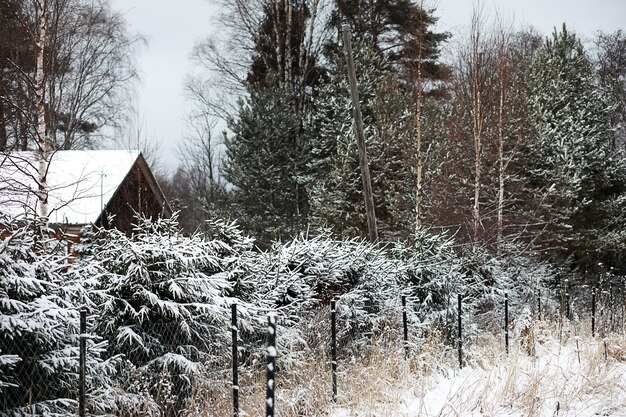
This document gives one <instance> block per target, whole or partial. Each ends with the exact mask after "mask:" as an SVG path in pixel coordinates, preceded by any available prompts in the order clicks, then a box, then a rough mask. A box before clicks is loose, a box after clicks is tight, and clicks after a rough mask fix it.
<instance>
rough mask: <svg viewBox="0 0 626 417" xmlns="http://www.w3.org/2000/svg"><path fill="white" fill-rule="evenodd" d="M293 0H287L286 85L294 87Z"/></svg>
mask: <svg viewBox="0 0 626 417" xmlns="http://www.w3.org/2000/svg"><path fill="white" fill-rule="evenodd" d="M291 1H292V0H285V14H286V18H287V30H286V31H285V32H286V33H285V85H286V86H287V88H289V89H290V88H291V87H292V83H291V74H292V67H293V54H292V53H291V52H292V51H291V32H292V31H293V5H292V3H291Z"/></svg>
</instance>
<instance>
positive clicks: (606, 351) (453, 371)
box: [330, 336, 626, 417]
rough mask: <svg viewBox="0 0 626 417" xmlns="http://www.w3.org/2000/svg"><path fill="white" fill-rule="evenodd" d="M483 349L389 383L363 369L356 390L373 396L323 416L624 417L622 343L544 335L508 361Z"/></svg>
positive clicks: (490, 346) (489, 345) (490, 345)
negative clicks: (457, 362) (458, 362)
mask: <svg viewBox="0 0 626 417" xmlns="http://www.w3.org/2000/svg"><path fill="white" fill-rule="evenodd" d="M577 339H578V340H577ZM577 342H578V347H577V344H576V343H577ZM605 342H606V347H605ZM483 343H484V344H482V345H478V346H474V347H472V348H471V349H470V352H468V362H469V363H468V365H467V366H465V367H464V368H462V369H459V368H458V366H452V365H450V364H449V362H450V361H451V359H452V358H449V357H447V358H443V359H444V360H443V363H444V364H442V365H439V366H435V367H434V369H425V370H422V372H418V373H415V372H410V370H402V372H401V373H400V374H398V377H397V378H389V375H391V374H389V373H388V370H387V372H376V370H374V369H369V370H367V369H364V370H363V374H362V375H361V376H362V378H363V379H362V380H361V381H360V382H359V383H358V385H362V386H364V387H365V386H367V385H374V386H375V387H372V388H370V389H371V390H372V394H374V395H372V396H365V397H361V396H360V395H359V393H358V392H350V393H346V395H343V396H341V397H340V399H339V402H340V405H338V406H337V407H334V408H332V411H331V412H330V415H332V416H333V417H356V416H381V417H382V416H407V417H408V416H468V417H469V416H473V417H479V416H480V417H483V416H484V417H486V416H515V417H517V416H557V415H558V416H614V417H616V416H626V364H625V360H626V354H625V351H624V348H625V347H626V343H625V342H624V338H606V339H595V340H594V339H591V338H577V337H572V338H569V339H568V340H567V341H565V343H559V342H558V339H555V338H553V337H551V336H549V337H547V338H545V339H544V340H541V341H536V343H535V344H534V345H535V347H536V349H535V352H532V351H530V350H532V349H529V350H528V351H527V350H526V349H524V348H520V347H519V346H516V347H515V349H514V350H513V351H512V352H511V354H510V355H508V356H507V355H505V354H502V353H496V351H500V352H501V350H502V343H498V341H496V340H493V339H492V340H486V341H483ZM433 353H434V352H431V353H430V354H426V355H425V356H431V355H433ZM533 353H534V354H533ZM454 354H455V352H450V355H451V356H454ZM446 356H447V355H446ZM425 359H427V358H426V357H422V358H421V360H425ZM435 359H436V358H434V357H432V356H431V360H433V361H434V360H435ZM421 360H420V361H421ZM420 361H418V363H420ZM434 363H436V362H434ZM409 366H410V365H409ZM422 366H424V367H428V364H427V363H423V364H422ZM383 369H384V367H383ZM383 369H381V370H383ZM401 369H402V368H399V370H401ZM368 375H369V376H368ZM418 375H419V376H418ZM372 377H374V378H372ZM377 398H378V400H377ZM363 400H365V401H363ZM344 402H345V403H346V404H341V403H344Z"/></svg>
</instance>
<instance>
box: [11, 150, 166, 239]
mask: <svg viewBox="0 0 626 417" xmlns="http://www.w3.org/2000/svg"><path fill="white" fill-rule="evenodd" d="M37 167H38V164H37V162H36V158H35V154H34V152H14V153H11V154H8V155H4V156H2V160H0V210H3V211H5V212H7V213H9V214H10V215H11V216H13V217H14V218H17V219H18V220H19V219H24V218H32V217H34V216H35V215H36V214H37V213H38V210H39V207H38V206H39V199H38V198H37V190H38V187H37V178H38V175H37ZM47 186H48V190H49V191H48V206H49V215H48V220H49V225H50V228H51V229H53V230H54V231H55V233H56V234H57V235H59V237H61V235H62V236H63V237H64V238H66V239H68V240H70V241H74V242H77V241H80V233H81V230H82V228H83V227H84V226H86V225H88V224H95V225H97V226H104V227H116V228H118V229H119V230H121V231H123V232H125V233H127V234H130V233H132V223H133V222H134V218H135V214H136V213H140V214H143V215H147V216H150V217H153V218H156V217H157V216H166V217H169V216H171V214H172V212H171V209H170V206H169V204H168V203H167V201H166V199H165V196H164V195H163V192H162V191H161V188H160V187H159V184H158V183H157V181H156V179H155V178H154V175H153V174H152V172H151V170H150V167H149V166H148V164H147V163H146V160H145V159H144V157H143V156H142V155H141V153H140V152H139V151H126V150H121V151H120V150H98V151H56V152H54V153H53V154H52V156H51V159H50V163H49V169H48V175H47Z"/></svg>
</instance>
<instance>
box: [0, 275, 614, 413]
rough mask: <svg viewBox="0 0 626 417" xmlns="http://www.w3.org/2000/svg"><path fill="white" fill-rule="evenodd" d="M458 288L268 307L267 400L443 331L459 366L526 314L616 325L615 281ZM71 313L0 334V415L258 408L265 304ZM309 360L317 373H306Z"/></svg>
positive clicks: (291, 403)
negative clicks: (119, 319)
mask: <svg viewBox="0 0 626 417" xmlns="http://www.w3.org/2000/svg"><path fill="white" fill-rule="evenodd" d="M459 295H460V298H457V297H458V296H459ZM459 295H457V294H451V295H450V300H448V302H447V303H446V304H445V306H444V307H442V308H440V309H439V310H437V311H436V312H434V313H433V314H431V315H429V316H425V315H424V314H423V312H422V310H423V305H422V303H421V302H422V300H419V299H416V298H414V297H411V296H403V295H402V294H398V296H397V297H396V299H390V300H386V301H384V302H381V301H373V300H371V299H367V298H365V297H361V298H352V297H344V296H340V297H337V298H336V299H334V300H333V302H332V303H331V302H330V301H329V302H328V303H320V304H319V305H316V306H314V307H312V308H310V309H308V310H307V311H303V312H301V313H300V314H294V313H293V312H291V313H286V312H283V313H282V315H281V312H280V311H278V312H277V316H276V317H277V322H276V329H275V330H274V336H275V340H276V345H275V353H276V355H275V360H276V362H275V363H274V364H273V365H272V367H273V369H272V370H273V372H274V374H273V377H272V380H273V381H274V382H273V384H274V388H276V389H277V390H278V391H276V397H273V398H272V404H274V405H276V407H279V406H278V404H280V407H289V408H291V409H292V410H294V411H293V412H294V413H295V414H298V413H300V414H311V413H314V411H313V410H308V409H304V408H303V407H311V406H312V405H311V404H312V402H311V401H310V400H309V399H308V397H310V396H311V393H314V396H315V398H316V401H318V402H319V407H320V408H321V407H322V404H323V403H324V402H329V401H336V400H337V398H338V397H341V392H342V389H344V388H345V384H346V383H347V382H346V379H345V378H346V376H345V369H346V366H347V365H348V364H354V363H355V362H356V363H358V362H359V361H363V360H367V358H368V357H369V356H370V355H371V354H372V353H373V352H378V353H380V352H381V351H382V352H385V354H388V356H390V357H393V358H394V360H402V358H404V360H407V361H414V360H416V358H418V357H419V355H420V350H421V349H422V346H423V345H424V344H425V343H428V341H429V340H430V339H439V340H442V341H443V342H442V344H441V345H440V346H441V349H442V353H441V354H442V355H446V356H447V357H448V358H449V359H450V360H451V361H453V360H457V359H458V364H459V366H463V365H465V364H467V363H468V361H471V359H472V356H471V354H472V353H471V349H472V345H473V344H474V343H476V342H477V340H478V339H479V338H480V337H482V335H485V334H490V335H492V336H493V337H497V338H500V340H501V347H502V348H501V350H502V352H506V353H508V351H509V348H512V347H513V346H515V345H517V346H525V347H526V348H528V351H529V352H531V351H532V343H534V341H533V339H532V338H531V333H529V332H532V331H535V330H534V328H533V327H532V326H537V324H536V323H537V322H544V321H545V322H548V321H549V322H551V323H556V325H558V326H559V331H560V332H561V333H562V334H563V337H568V336H576V337H578V336H580V335H595V336H597V337H599V338H602V337H606V336H607V335H609V334H616V333H617V334H620V335H623V334H624V301H625V297H624V295H625V294H624V286H623V281H617V280H613V281H608V280H607V281H606V282H604V283H603V285H598V286H597V287H596V288H595V289H594V288H593V287H586V286H580V285H579V286H576V285H567V286H563V287H562V288H557V289H556V290H554V291H553V292H551V293H548V292H546V291H545V290H544V292H543V293H537V292H532V293H531V294H530V295H529V296H527V297H525V298H524V299H516V298H513V297H505V296H504V294H500V295H501V296H500V295H499V296H498V297H487V298H480V299H476V298H472V297H470V296H468V295H465V294H459ZM458 300H460V304H459V303H458ZM80 316H81V315H80V312H78V311H76V312H74V313H73V314H72V315H71V320H70V321H69V322H68V323H65V324H63V323H60V324H59V326H60V327H59V332H57V333H55V332H54V331H53V332H52V333H51V334H48V335H47V336H46V337H44V335H45V334H47V333H41V334H39V333H37V332H34V331H32V330H34V329H30V330H31V331H32V332H31V333H32V334H29V335H28V337H26V336H24V335H22V336H23V337H17V336H18V335H15V334H12V335H11V334H9V333H8V332H6V331H5V332H3V333H1V334H0V393H1V394H2V395H0V416H17V415H41V416H43V415H94V416H95V415H118V416H186V417H187V416H189V417H191V416H200V415H218V414H219V415H226V414H231V415H238V410H246V413H247V414H250V413H251V412H252V411H251V410H258V412H259V413H260V412H261V411H260V410H263V409H264V408H265V405H266V402H267V399H266V398H265V396H266V394H267V393H266V390H265V388H267V381H266V379H267V378H268V377H267V374H266V371H267V369H268V368H267V366H268V364H267V356H268V352H270V351H269V350H268V345H267V343H268V334H267V325H266V320H267V317H266V315H265V312H258V316H259V317H253V318H251V319H249V320H256V321H255V322H254V323H241V322H239V323H237V322H235V323H233V322H232V321H231V322H225V323H222V326H221V327H222V330H221V331H220V332H219V334H217V333H214V334H213V336H209V337H207V336H206V335H207V334H209V335H210V334H211V333H205V334H204V335H201V334H200V333H198V332H197V329H195V330H194V328H193V327H188V326H187V325H186V324H185V323H181V322H180V321H170V322H158V323H148V324H146V323H144V324H142V325H141V326H132V325H128V326H126V327H127V328H125V329H124V331H119V332H118V333H116V337H114V338H112V337H110V336H109V337H104V336H103V335H102V334H98V333H99V332H100V330H101V328H102V324H101V323H100V324H99V323H97V321H96V319H95V314H92V315H91V316H89V317H86V318H84V321H83V322H82V326H83V327H82V328H81V317H80ZM218 327H219V326H218ZM235 330H236V331H235ZM531 342H532V343H531ZM525 344H526V345H525ZM457 356H458V358H457ZM311 368H315V375H320V376H321V377H319V378H310V375H311V374H312V373H311ZM305 398H306V401H305V400H304V399H305ZM313 403H314V404H315V402H313Z"/></svg>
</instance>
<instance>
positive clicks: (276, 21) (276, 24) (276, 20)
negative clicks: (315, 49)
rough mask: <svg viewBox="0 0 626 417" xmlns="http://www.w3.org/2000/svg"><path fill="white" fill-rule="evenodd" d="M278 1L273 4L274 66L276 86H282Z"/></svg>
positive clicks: (282, 73) (282, 65)
mask: <svg viewBox="0 0 626 417" xmlns="http://www.w3.org/2000/svg"><path fill="white" fill-rule="evenodd" d="M280 3H281V1H280V0H276V1H275V2H274V35H275V36H276V65H277V70H278V85H279V87H283V86H284V70H283V68H284V60H283V42H282V39H281V32H282V29H281V27H280Z"/></svg>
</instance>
